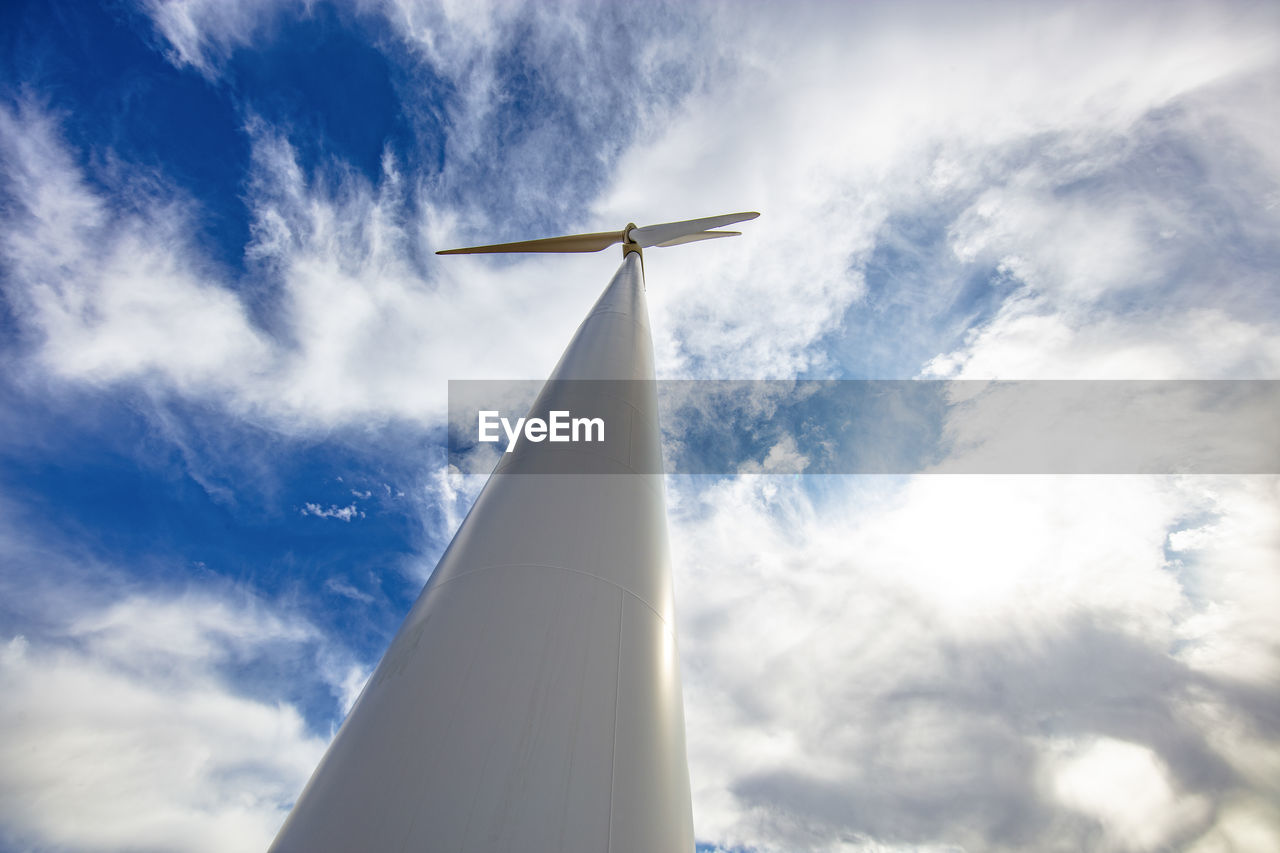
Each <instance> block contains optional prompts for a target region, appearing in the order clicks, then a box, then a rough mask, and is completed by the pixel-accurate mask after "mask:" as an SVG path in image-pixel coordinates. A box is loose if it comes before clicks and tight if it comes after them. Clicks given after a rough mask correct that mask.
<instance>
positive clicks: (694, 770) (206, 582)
mask: <svg viewBox="0 0 1280 853" xmlns="http://www.w3.org/2000/svg"><path fill="white" fill-rule="evenodd" d="M1278 64H1280V14H1278V13H1277V11H1276V8H1275V6H1274V4H1267V3H1218V2H1215V3H1207V2H1206V3H1172V4H1170V3H1160V4H1126V5H1125V6H1124V8H1123V9H1121V8H1118V7H1116V6H1115V5H1114V4H1089V3H1079V4H1074V3H1073V4H1058V3H1042V4H1035V5H1034V6H1027V5H1025V4H1002V3H978V4H966V6H965V7H964V8H963V9H961V8H958V7H956V6H954V5H953V4H933V3H927V2H923V3H907V4H887V3H886V4H881V3H862V4H824V3H809V4H799V5H796V6H788V8H787V9H785V10H784V9H783V8H782V7H781V6H780V5H774V4H715V3H705V4H703V3H693V4H688V3H678V4H677V3H672V4H662V3H656V2H654V3H648V2H645V3H625V4H624V3H609V4H598V5H597V4H569V3H566V4H558V5H552V4H521V3H517V2H514V0H511V2H496V3H489V4H485V3H481V4H467V6H466V7H465V8H464V7H462V6H460V5H456V4H450V3H434V2H429V0H362V2H355V1H354V0H352V2H323V1H322V0H312V2H306V3H301V2H298V3H295V2H287V0H136V2H127V1H126V0H120V2H102V3H71V2H56V0H55V2H40V3H37V2H21V0H19V2H10V3H7V4H4V6H3V8H2V9H0V220H2V221H0V287H2V294H0V329H2V330H3V333H2V334H0V350H2V351H3V370H0V425H2V426H3V428H2V429H0V590H2V594H0V695H3V697H4V698H3V699H0V732H2V734H0V849H3V850H55V849H56V850H77V851H80V850H84V851H92V850H116V849H121V848H124V847H128V848H129V849H140V850H175V849H181V850H235V849H245V850H249V849H262V847H263V846H264V844H265V843H266V842H267V841H268V840H269V839H270V838H271V837H272V836H273V834H274V832H275V829H276V828H277V827H278V826H279V824H280V822H281V821H282V820H283V818H284V815H285V814H286V813H287V810H288V808H289V805H290V804H291V803H292V801H293V799H294V797H296V795H297V792H298V790H299V789H300V787H301V785H302V784H303V783H304V782H305V780H306V778H307V776H308V775H309V773H310V771H311V769H312V768H313V767H314V765H315V762H316V761H317V760H318V758H319V756H320V755H321V754H322V752H323V749H324V745H325V744H326V743H327V741H328V739H329V737H330V736H331V735H332V732H333V731H334V730H335V728H336V726H337V725H338V724H339V723H340V721H341V719H342V716H343V714H344V712H345V710H346V708H347V707H349V703H350V702H351V701H352V699H353V697H354V695H355V693H356V692H358V690H359V688H360V687H361V685H362V684H363V681H364V679H365V678H366V677H367V675H368V672H369V671H370V670H371V668H372V667H373V665H374V664H376V662H377V660H378V658H379V656H380V654H381V652H382V650H383V649H384V648H385V646H386V644H387V642H388V641H389V639H390V637H391V636H392V634H393V633H394V631H395V629H396V627H397V626H398V624H399V621H400V619H401V618H402V617H403V615H404V613H405V612H406V611H407V609H408V607H409V605H410V604H411V602H412V601H413V599H414V598H415V596H416V594H417V592H418V590H419V589H420V588H421V585H422V583H423V581H424V580H425V579H426V577H428V576H429V574H430V572H431V570H432V568H433V566H434V564H435V561H436V559H437V558H438V556H439V554H440V553H441V551H442V550H443V548H444V547H445V546H446V545H447V544H448V541H449V538H450V536H451V534H452V531H453V530H454V529H455V528H456V525H457V524H458V522H459V520H460V519H461V518H462V516H463V515H464V514H465V512H466V510H467V508H468V507H469V505H470V501H471V500H472V499H473V498H474V496H475V494H476V492H477V490H478V488H479V486H480V485H481V482H480V480H479V478H476V477H474V476H462V475H459V474H458V473H457V472H450V471H449V470H448V468H447V466H446V448H445V444H444V437H445V421H446V412H445V406H446V393H447V382H448V380H449V379H537V378H540V377H543V376H545V375H546V373H547V372H548V371H549V370H550V368H551V367H552V366H553V365H554V363H555V361H556V359H557V358H558V356H559V354H560V351H561V348H562V347H563V345H564V343H565V342H566V341H567V340H568V337H569V334H570V333H571V331H572V330H573V328H574V327H575V326H576V324H577V323H578V321H579V319H580V318H581V315H582V313H583V312H584V311H585V310H586V309H587V307H589V305H590V304H591V302H592V301H593V300H594V298H595V296H596V294H597V293H598V291H599V289H600V287H602V286H603V284H604V283H605V282H606V281H607V279H608V277H609V275H610V274H611V273H612V271H613V269H614V266H615V263H616V258H615V257H614V256H612V255H609V254H608V253H604V254H601V255H599V256H595V255H589V256H584V257H577V256H559V257H550V258H548V257H530V258H515V257H512V258H497V259H485V258H436V257H435V256H434V255H433V254H432V253H433V252H434V251H435V250H436V249H438V248H443V247H447V246H454V245H469V244H473V243H478V242H493V241H500V240H508V239H511V240H514V239H521V238H528V237H534V236H545V235H552V234H557V233H568V232H573V231H594V230H606V229H613V228H617V227H619V226H620V225H622V224H624V223H626V222H628V221H634V222H638V223H641V224H643V223H648V222H661V221H666V220H673V219H683V218H688V217H694V216H703V215H710V214H714V213H718V212H721V211H731V210H760V211H762V213H763V216H762V217H761V218H760V219H759V220H757V221H755V222H752V223H748V224H747V226H746V227H744V228H743V230H744V231H745V232H746V234H745V236H744V237H741V238H737V239H735V240H732V241H729V240H726V241H713V242H711V243H706V244H695V245H693V246H687V247H682V248H679V249H671V250H662V251H656V250H655V251H653V252H650V253H649V254H648V255H647V256H646V271H647V275H648V283H649V292H648V296H649V300H650V310H651V314H652V318H653V327H654V334H655V341H654V343H655V352H656V357H657V365H658V371H659V376H660V377H661V378H669V379H676V378H696V379H713V378H715V379H719V378H732V379H789V378H796V377H803V378H840V379H912V378H964V379H992V378H999V379H1048V378H1053V379H1064V378H1070V379H1098V380H1110V379H1275V378H1277V376H1280V290H1277V280H1276V270H1277V269H1280V239H1277V236H1276V235H1277V234H1280V155H1278V154H1277V149H1276V146H1275V145H1274V139H1276V138H1280V118H1277V117H1278V116H1280V110H1277V108H1276V107H1277V103H1278V102H1280V99H1278V97H1277V96H1278V95H1280V92H1278V91H1277V82H1276V81H1277V80H1280V75H1278V74H1277V65H1278ZM756 403H758V401H755V402H753V401H742V403H741V406H740V408H739V409H738V410H737V411H735V412H732V413H731V414H732V416H733V417H735V418H739V419H743V420H744V421H745V420H748V419H751V418H757V419H760V420H761V421H762V423H763V422H765V421H767V419H768V418H769V412H768V411H767V410H765V409H757V408H752V406H754V405H756ZM992 411H994V414H992V412H990V411H989V412H987V414H988V415H989V416H991V417H998V414H999V412H998V411H995V410H992ZM771 428H772V427H771ZM942 428H944V429H953V430H960V431H963V430H964V429H965V428H966V424H965V423H953V422H946V423H944V424H942ZM762 434H764V433H763V432H762ZM668 438H669V440H670V439H671V437H670V436H668ZM673 449H679V448H673ZM751 450H752V452H755V451H757V450H762V448H758V447H755V446H753V447H752V448H751ZM769 452H770V453H773V454H774V456H773V458H774V459H775V460H777V459H792V461H794V459H793V456H794V454H797V453H799V452H800V450H798V449H797V447H796V446H794V445H788V444H787V443H786V442H785V441H783V440H779V441H778V442H777V443H776V444H775V445H774V446H773V447H772V448H769ZM769 458H770V457H769V456H768V454H764V453H762V454H761V455H760V458H751V459H746V460H743V463H742V465H741V466H740V470H741V471H742V474H741V475H740V476H737V477H716V478H697V477H673V478H669V482H668V490H669V492H668V506H669V515H670V521H671V533H672V536H671V540H672V549H673V557H674V565H675V570H676V586H677V602H678V609H679V613H680V635H681V656H682V672H683V675H684V685H685V701H686V717H687V723H688V742H689V754H690V773H691V780H692V786H693V792H694V817H695V827H696V829H697V837H698V839H699V842H700V846H705V848H706V849H725V850H728V849H750V850H761V851H766V850H768V851H802V850H803V851H808V850H813V851H827V850H901V851H907V850H913V851H915V850H957V849H965V850H1012V849H1032V848H1034V849H1053V848H1055V847H1056V848H1059V849H1080V848H1082V847H1088V848H1090V849H1106V850H1117V851H1119V850H1150V849H1169V848H1174V849H1187V850H1195V851H1200V853H1207V851H1214V850H1231V849H1268V847H1275V846H1280V811H1277V808H1276V806H1275V803H1276V802H1277V801H1280V792H1278V791H1277V787H1276V786H1277V783H1276V779H1277V778H1278V776H1280V769H1278V768H1280V724H1278V723H1277V720H1276V717H1275V712H1274V708H1275V707H1277V706H1278V705H1280V695H1277V688H1276V685H1277V684H1280V654H1278V653H1277V649H1280V629H1277V627H1276V622H1275V620H1274V617H1273V614H1274V613H1275V612H1276V611H1277V610H1278V609H1280V559H1278V557H1280V554H1278V553H1277V547H1278V546H1277V542H1280V530H1278V529H1277V519H1280V512H1277V509H1280V483H1278V482H1277V479H1276V477H1274V476H1271V475H1255V476H1237V477H1209V476H1184V477H1137V476H1130V477H1035V476H1019V477H983V476H973V477H959V476H956V477H929V476H917V477H893V478H879V477H795V476H776V475H775V476H770V475H768V474H761V473H759V472H761V471H768V470H769ZM1134 792H1141V793H1140V795H1139V794H1135V793H1134Z"/></svg>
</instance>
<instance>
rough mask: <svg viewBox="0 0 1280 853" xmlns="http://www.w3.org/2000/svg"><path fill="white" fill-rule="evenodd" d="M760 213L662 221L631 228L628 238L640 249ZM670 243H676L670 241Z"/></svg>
mask: <svg viewBox="0 0 1280 853" xmlns="http://www.w3.org/2000/svg"><path fill="white" fill-rule="evenodd" d="M759 215H760V214H758V213H755V212H754V211H749V212H746V213H724V214H721V215H720V216H708V217H705V218H703V219H686V220H684V221H682V222H663V223H661V224H660V225H646V226H644V227H643V228H632V229H631V234H630V239H631V240H632V242H634V243H635V244H636V245H638V246H639V247H640V248H642V249H646V248H648V247H649V246H660V245H662V244H663V243H671V241H672V240H675V239H677V238H679V237H686V236H688V235H690V234H698V233H700V232H702V231H709V230H711V229H712V228H719V227H720V226H722V225H731V224H733V223H734V222H745V221H746V220H748V219H755V218H756V217H757V216H759ZM671 245H678V244H675V243H672V244H671Z"/></svg>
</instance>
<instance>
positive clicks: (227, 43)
mask: <svg viewBox="0 0 1280 853" xmlns="http://www.w3.org/2000/svg"><path fill="white" fill-rule="evenodd" d="M142 5H143V7H144V8H145V10H146V12H147V14H148V15H150V17H151V20H152V22H153V24H154V25H155V27H156V30H157V31H158V32H159V33H160V35H161V36H162V37H163V38H164V39H165V41H167V42H168V43H169V51H168V56H169V59H170V61H171V62H173V63H174V64H175V65H178V66H183V65H187V66H191V67H193V68H195V69H196V70H198V71H199V72H200V73H202V74H204V75H205V76H206V77H215V76H217V74H218V72H219V69H220V67H221V65H222V63H223V62H225V61H226V59H227V58H228V57H229V56H230V54H231V52H232V51H233V50H235V49H236V48H238V47H242V46H244V45H247V44H249V43H250V42H251V41H252V39H253V37H254V36H255V35H256V34H257V33H258V31H259V28H260V27H261V26H262V25H263V24H264V23H265V21H266V19H267V18H268V17H269V16H270V15H271V14H272V13H274V12H276V11H277V10H279V9H282V8H288V7H290V6H292V7H294V8H296V9H309V8H310V6H311V2H310V0H298V2H284V0H142Z"/></svg>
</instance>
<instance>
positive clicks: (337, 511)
mask: <svg viewBox="0 0 1280 853" xmlns="http://www.w3.org/2000/svg"><path fill="white" fill-rule="evenodd" d="M301 512H302V514H303V515H314V516H315V517H316V518H336V519H338V520H339V521H350V520H351V519H353V518H364V517H365V515H364V512H363V511H362V510H358V509H356V505H355V504H349V505H347V506H337V505H336V504H330V505H329V506H328V507H323V506H321V505H320V504H314V503H306V504H303V505H302V510H301Z"/></svg>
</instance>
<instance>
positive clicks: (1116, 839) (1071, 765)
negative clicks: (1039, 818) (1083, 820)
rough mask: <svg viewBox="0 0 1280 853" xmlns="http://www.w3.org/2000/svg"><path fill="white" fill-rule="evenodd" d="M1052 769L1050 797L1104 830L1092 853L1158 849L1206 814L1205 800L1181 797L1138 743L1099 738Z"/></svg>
mask: <svg viewBox="0 0 1280 853" xmlns="http://www.w3.org/2000/svg"><path fill="white" fill-rule="evenodd" d="M1056 764H1057V766H1056V767H1055V768H1054V770H1053V771H1052V774H1053V789H1054V793H1055V794H1056V795H1057V796H1058V797H1059V798H1060V799H1061V801H1062V802H1063V803H1064V804H1065V805H1067V806H1068V807H1070V808H1073V809H1077V810H1079V811H1081V812H1084V813H1085V814H1087V815H1090V816H1092V817H1094V818H1096V819H1098V820H1099V821H1100V822H1101V823H1102V824H1103V826H1104V827H1105V828H1106V841H1105V842H1104V844H1103V845H1102V846H1099V847H1096V848H1095V849H1113V850H1153V849H1157V848H1159V847H1161V846H1163V845H1164V842H1165V841H1166V840H1167V839H1168V838H1169V836H1171V835H1173V834H1174V833H1175V832H1176V831H1177V830H1178V828H1179V826H1180V825H1194V824H1197V823H1200V822H1202V821H1203V820H1204V818H1205V813H1206V811H1207V810H1208V803H1207V802H1206V800H1205V798H1203V797H1179V796H1178V794H1177V792H1176V791H1175V790H1174V787H1173V784H1172V782H1171V780H1170V779H1169V773H1168V770H1167V768H1165V767H1164V765H1163V763H1162V762H1161V761H1160V758H1159V757H1158V756H1157V755H1156V754H1155V753H1154V752H1152V751H1151V750H1150V749H1147V748H1146V747H1143V746H1139V745H1137V744H1133V743H1126V742H1124V741H1118V740H1113V739H1111V738H1098V739H1095V740H1093V741H1092V742H1091V743H1089V744H1088V745H1086V746H1084V747H1076V748H1075V749H1072V750H1071V751H1070V752H1068V753H1067V754H1065V755H1061V756H1058V757H1057V761H1056Z"/></svg>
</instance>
